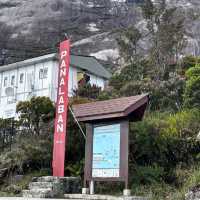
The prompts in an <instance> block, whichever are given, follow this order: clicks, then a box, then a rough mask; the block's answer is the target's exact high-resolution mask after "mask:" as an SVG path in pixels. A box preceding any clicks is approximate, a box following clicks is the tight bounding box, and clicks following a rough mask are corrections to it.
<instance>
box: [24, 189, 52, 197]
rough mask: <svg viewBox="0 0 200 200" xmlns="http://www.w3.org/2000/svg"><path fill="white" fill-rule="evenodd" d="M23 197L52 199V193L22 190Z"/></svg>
mask: <svg viewBox="0 0 200 200" xmlns="http://www.w3.org/2000/svg"><path fill="white" fill-rule="evenodd" d="M22 194H23V197H26V198H53V197H54V193H53V191H52V189H48V188H47V189H34V190H23V191H22Z"/></svg>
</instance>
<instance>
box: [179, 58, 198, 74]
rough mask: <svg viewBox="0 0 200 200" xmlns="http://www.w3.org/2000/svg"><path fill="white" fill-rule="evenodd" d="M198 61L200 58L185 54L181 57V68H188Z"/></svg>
mask: <svg viewBox="0 0 200 200" xmlns="http://www.w3.org/2000/svg"><path fill="white" fill-rule="evenodd" d="M198 63H200V59H199V58H198V57H194V56H191V55H190V56H185V57H184V58H183V59H182V68H183V70H184V71H185V70H188V69H189V68H191V67H195V66H196V64H198Z"/></svg>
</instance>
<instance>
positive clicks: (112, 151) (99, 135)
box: [93, 124, 120, 177]
mask: <svg viewBox="0 0 200 200" xmlns="http://www.w3.org/2000/svg"><path fill="white" fill-rule="evenodd" d="M119 168H120V124H113V125H107V126H100V127H95V128H94V138H93V176H96V177H104V176H108V177H114V176H119Z"/></svg>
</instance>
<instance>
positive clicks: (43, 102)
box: [16, 97, 55, 135]
mask: <svg viewBox="0 0 200 200" xmlns="http://www.w3.org/2000/svg"><path fill="white" fill-rule="evenodd" d="M54 110H55V108H54V105H53V103H52V101H51V100H50V99H49V98H48V97H32V98H31V99H30V101H23V102H19V103H18V105H17V108H16V111H17V113H18V114H19V119H20V122H21V124H22V125H23V126H26V127H27V128H29V131H31V132H32V133H34V134H38V135H39V134H40V131H41V128H42V125H43V123H44V122H48V121H50V120H51V119H53V117H54Z"/></svg>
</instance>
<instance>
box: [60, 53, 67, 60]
mask: <svg viewBox="0 0 200 200" xmlns="http://www.w3.org/2000/svg"><path fill="white" fill-rule="evenodd" d="M66 56H67V51H62V53H61V59H63V58H64V57H66Z"/></svg>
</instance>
